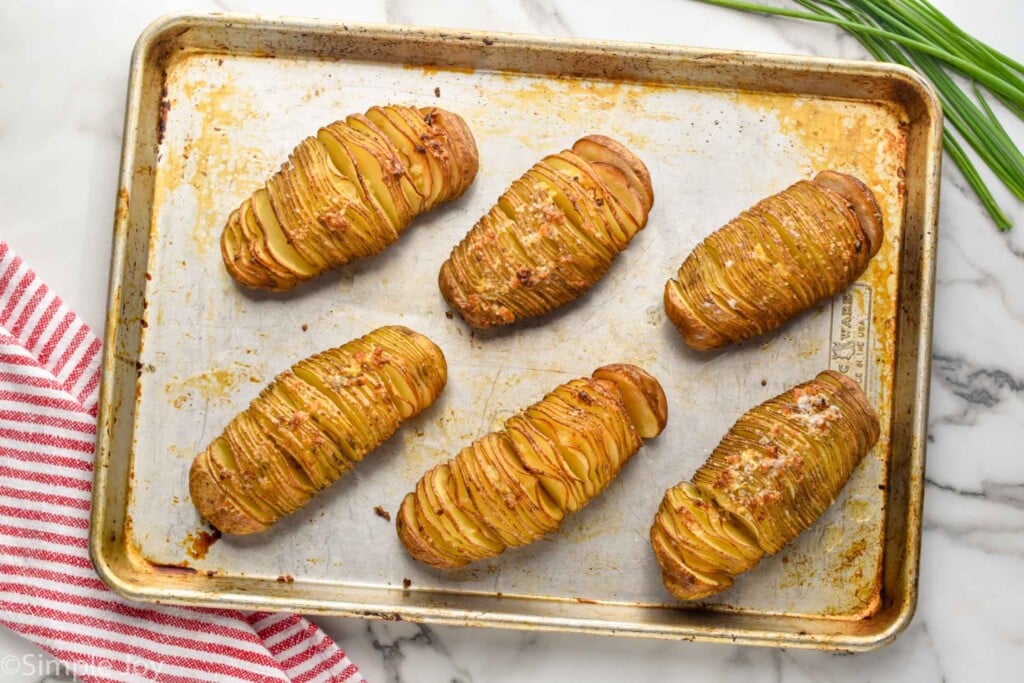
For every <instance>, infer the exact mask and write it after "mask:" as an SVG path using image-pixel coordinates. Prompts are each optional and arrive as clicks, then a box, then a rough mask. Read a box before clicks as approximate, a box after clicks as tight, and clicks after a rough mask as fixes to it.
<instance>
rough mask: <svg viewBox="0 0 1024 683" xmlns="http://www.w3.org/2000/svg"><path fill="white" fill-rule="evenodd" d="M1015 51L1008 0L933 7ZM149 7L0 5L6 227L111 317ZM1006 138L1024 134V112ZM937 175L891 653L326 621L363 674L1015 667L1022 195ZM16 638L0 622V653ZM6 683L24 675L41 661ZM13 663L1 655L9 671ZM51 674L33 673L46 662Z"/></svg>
mask: <svg viewBox="0 0 1024 683" xmlns="http://www.w3.org/2000/svg"><path fill="white" fill-rule="evenodd" d="M934 2H935V4H937V5H938V6H940V7H941V8H942V9H943V10H945V11H947V12H948V13H949V14H950V15H951V16H952V17H953V18H954V19H956V20H957V21H958V22H960V23H961V25H963V26H965V27H966V28H968V30H970V31H972V32H974V33H975V34H976V35H978V36H981V37H982V38H984V39H985V40H987V41H988V42H990V43H991V44H993V45H995V46H997V47H999V48H1000V49H1003V50H1005V51H1007V52H1008V53H1009V54H1010V55H1011V56H1013V57H1015V58H1017V59H1018V60H1021V59H1024V52H1022V49H1024V48H1022V47H1021V43H1020V35H1021V32H1022V30H1024V2H1021V1H1020V0H975V1H974V2H970V3H966V2H958V1H956V0H934ZM180 9H182V6H181V5H179V4H177V3H175V2H171V1H170V0H162V1H160V2H129V1H128V0H121V1H116V0H94V1H93V2H90V3H73V2H52V3H44V2H28V1H21V2H19V1H17V0H14V1H12V0H3V2H2V3H0V160H2V163H0V237H2V238H3V239H5V240H7V241H9V242H10V243H11V244H12V245H13V246H14V248H15V249H16V250H18V251H19V252H20V253H21V254H22V255H23V256H24V257H25V258H26V259H27V260H28V261H29V263H31V264H32V265H33V266H34V267H35V268H36V269H37V270H38V271H39V272H40V274H41V275H42V277H43V278H44V279H45V281H47V282H49V283H50V284H51V285H52V286H53V287H54V288H55V289H56V290H57V291H58V292H59V293H61V294H62V295H63V296H64V297H65V299H66V300H67V301H68V303H69V304H70V305H71V306H72V307H73V308H74V309H76V310H77V311H78V312H80V313H81V314H82V315H83V316H84V317H85V319H86V321H87V322H89V323H90V324H91V325H92V326H93V327H94V328H96V329H97V330H98V329H101V328H102V326H103V321H104V317H105V313H104V308H105V297H106V279H107V270H108V265H109V248H110V225H111V217H112V213H113V199H114V192H115V187H116V177H117V167H118V158H119V154H120V138H121V125H122V114H123V103H124V94H125V85H126V78H127V67H128V58H129V54H130V52H131V48H132V45H133V43H134V41H135V38H136V37H137V36H138V34H139V33H140V31H141V30H142V29H143V28H144V27H145V26H146V25H147V24H148V23H149V22H150V21H151V20H152V19H153V18H155V17H157V16H159V15H161V14H164V13H167V12H170V11H177V10H180ZM190 9H197V10H209V11H238V12H262V13H268V14H283V13H288V14H294V15H304V16H319V17H324V18H333V19H341V20H346V21H353V22H378V23H379V22H395V23H405V24H420V25H433V26H451V27H462V28H478V29H490V30H505V31H518V32H527V33H535V34H549V35H572V36H582V37H588V38H611V39H623V40H636V41H647V42H662V43H680V44H691V45H701V46H711V47H723V48H741V49H752V50H765V51H773V52H788V53H803V54H816V55H827V56H842V57H862V56H864V53H863V52H862V51H861V49H860V47H859V46H858V45H857V44H856V43H855V42H854V41H853V40H851V39H849V38H848V37H846V36H844V35H843V34H842V33H841V32H840V31H838V30H836V29H832V28H829V27H819V26H810V25H802V24H796V23H792V22H781V21H778V20H767V19H762V18H758V17H753V16H749V15H742V14H738V13H734V12H729V11H726V10H720V9H717V8H712V7H707V6H704V5H700V4H698V3H695V2H691V1H690V0H652V1H650V2H641V1H639V0H637V1H634V2H629V3H623V2H621V1H619V2H614V1H612V0H596V1H592V2H583V1H580V2H570V1H569V0H484V1H479V2H478V1H475V0H449V1H448V2H422V1H418V0H361V1H360V2H344V1H339V0H333V1H329V0H322V1H317V2H314V1H312V0H302V1H295V2H290V3H274V2H269V1H257V0H193V2H192V3H191V7H190ZM1012 124H1013V125H1011V126H1010V130H1011V134H1012V135H1013V136H1014V138H1015V139H1016V140H1017V141H1018V142H1020V143H1024V126H1021V125H1020V124H1019V123H1018V122H1016V121H1014V122H1012ZM964 188H965V184H964V181H963V179H962V177H961V176H960V175H959V173H958V172H957V171H956V170H955V168H954V167H953V166H952V164H947V168H946V170H945V172H944V183H943V196H942V209H941V210H942V217H941V238H940V248H939V257H938V259H939V265H938V286H937V289H936V306H937V308H936V315H935V336H934V346H935V356H934V365H933V368H934V369H933V385H932V386H933V388H932V396H931V420H930V429H929V432H930V433H929V453H928V486H927V496H926V501H925V514H924V523H925V531H924V542H923V553H922V566H921V582H920V602H919V605H918V609H917V615H916V617H915V619H914V621H913V623H912V624H911V626H910V627H909V628H908V629H907V631H906V632H905V633H904V634H903V635H902V636H900V638H899V639H898V640H897V641H896V642H895V643H894V644H893V645H891V646H889V647H887V648H885V649H883V650H881V651H878V652H874V653H869V654H864V655H855V656H842V655H834V654H824V653H817V652H803V651H792V650H789V651H783V650H773V649H754V648H741V647H727V646H720V645H700V644H679V643H665V642H642V641H633V640H618V639H609V638H594V637H582V636H575V635H556V634H531V633H518V632H503V631H491V630H477V629H467V628H455V627H423V626H416V625H411V624H401V623H397V624H395V623H381V622H372V623H371V622H364V621H360V620H354V619H321V620H320V623H321V624H322V625H323V626H324V627H325V628H326V629H327V630H328V631H329V632H331V633H332V634H333V635H334V636H335V637H336V638H337V639H338V641H339V642H340V644H341V645H342V646H343V647H344V648H345V649H346V650H347V651H348V652H349V654H350V656H351V657H352V659H353V661H355V662H356V663H357V664H358V665H359V666H360V667H361V668H362V669H363V671H364V673H365V674H366V676H367V678H368V679H369V680H371V681H381V682H383V681H394V682H397V681H410V682H417V683H418V682H421V681H423V682H433V681H438V682H442V681H443V682H445V683H447V682H452V683H454V682H456V681H458V682H459V683H469V682H470V681H474V682H478V683H479V682H483V681H493V682H499V681H500V682H504V681H520V680H534V681H562V680H573V679H582V680H609V679H611V678H612V677H614V678H615V680H622V681H664V680H699V681H734V680H735V681H787V682H790V681H792V682H793V683H797V682H799V681H819V680H821V681H868V680H870V681H889V680H892V681H904V680H905V681H915V682H916V681H940V680H942V681H950V682H960V681H963V682H967V681H982V680H984V681H996V680H1020V677H1021V670H1022V669H1024V617H1022V615H1024V585H1022V583H1021V581H1020V579H1021V577H1024V352H1022V350H1021V347H1022V341H1024V296H1022V293H1024V207H1022V205H1021V204H1020V203H1017V202H1016V201H1014V200H1012V199H1011V198H1009V197H1008V195H1007V194H1006V193H1005V192H1002V191H999V192H997V195H998V197H999V198H1000V199H1001V200H1002V201H1003V202H1004V204H1005V205H1006V206H1007V207H1008V208H1009V209H1010V211H1011V214H1012V215H1013V216H1014V217H1015V219H1016V221H1017V222H1018V223H1019V224H1020V225H1019V226H1018V227H1017V228H1016V229H1015V230H1014V231H1013V232H1011V233H1009V234H999V233H997V232H996V231H995V230H994V228H993V227H992V226H991V224H990V223H989V221H988V219H987V217H986V216H985V214H984V213H983V211H982V210H981V208H980V206H979V205H978V203H977V202H976V201H975V200H974V199H973V198H972V197H970V196H969V195H968V193H967V192H966V191H965V189H964ZM35 652H36V650H35V649H34V646H32V645H31V644H29V643H27V642H25V641H23V640H21V639H20V638H17V637H16V636H13V635H11V634H9V633H2V634H0V659H2V658H3V657H4V656H8V655H14V656H20V655H22V654H26V655H29V657H30V658H31V657H32V656H34V655H33V653H35ZM36 669H37V672H36V673H34V674H30V673H28V672H25V675H23V676H21V677H20V678H19V677H16V676H14V677H11V676H8V675H7V674H6V673H5V674H4V675H3V679H4V680H26V681H28V680H39V679H40V677H41V674H42V673H44V671H43V669H42V666H41V665H40V666H37V667H36ZM6 670H7V669H5V671H6ZM53 671H54V669H52V668H50V669H47V670H46V672H48V673H52V672H53Z"/></svg>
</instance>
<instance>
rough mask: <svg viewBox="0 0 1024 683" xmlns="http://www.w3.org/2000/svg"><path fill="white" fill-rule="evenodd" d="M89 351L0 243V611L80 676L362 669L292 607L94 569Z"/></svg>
mask: <svg viewBox="0 0 1024 683" xmlns="http://www.w3.org/2000/svg"><path fill="white" fill-rule="evenodd" d="M99 359H100V340H99V339H97V338H96V337H95V336H94V335H93V334H92V332H91V331H90V330H89V328H88V326H86V325H85V323H83V322H82V321H81V320H79V319H78V317H77V316H76V315H75V314H74V313H72V312H71V311H69V310H68V309H67V308H66V307H65V306H64V304H63V303H62V302H61V300H60V299H59V298H58V297H57V296H55V295H54V294H53V293H51V292H50V291H49V289H48V288H47V287H46V285H44V284H43V283H41V282H40V281H39V278H37V277H36V275H35V273H33V272H32V270H30V269H29V268H28V267H27V266H25V264H24V263H23V262H22V260H21V258H20V257H18V256H17V255H15V254H14V253H13V252H12V251H11V250H10V248H9V247H8V246H7V244H5V243H3V242H0V624H2V625H3V626H6V627H7V628H9V629H11V630H13V631H16V632H18V633H20V634H22V635H23V636H25V637H26V638H28V639H30V640H33V641H35V642H36V643H38V644H39V645H40V646H42V647H43V649H45V650H47V651H48V652H50V653H51V654H53V655H54V656H55V657H57V658H58V659H60V660H61V661H62V662H64V664H65V666H66V667H67V668H68V669H69V670H70V671H72V672H73V673H75V674H76V675H77V677H78V678H79V679H80V680H82V681H88V682H92V681H138V680H147V679H148V680H158V681H168V682H179V681H180V682H181V683H185V682H186V681H188V682H194V683H208V682H210V681H225V682H232V683H233V682H235V681H259V682H263V681H293V682H295V683H303V682H306V681H314V682H319V681H352V682H353V683H354V682H357V681H362V680H363V678H362V676H361V675H360V674H359V672H358V670H357V669H356V667H355V666H354V665H353V664H352V662H350V661H349V659H348V657H346V656H345V653H344V652H342V651H341V650H340V649H338V647H337V646H336V645H335V644H334V641H333V640H331V638H330V637H329V636H328V635H327V634H325V633H324V632H323V631H321V630H320V629H319V628H317V627H316V626H315V625H314V624H311V623H310V622H308V621H306V620H305V619H304V618H302V617H300V616H296V615H293V614H264V613H243V612H239V611H236V610H212V609H199V608H186V607H170V606H151V605H141V604H133V603H131V602H128V601H126V600H123V599H121V598H120V597H118V596H117V595H114V594H113V593H111V592H110V591H109V590H108V589H107V588H106V586H105V585H104V584H103V583H102V582H101V581H100V580H99V579H98V578H97V577H96V574H95V572H94V571H93V569H92V564H91V562H90V561H89V552H88V533H89V505H90V501H89V495H90V491H91V489H92V467H93V446H94V439H95V435H96V404H97V394H98V387H99V378H100V368H99V362H100V361H99ZM9 668H10V667H9V666H8V665H7V663H6V662H5V665H4V673H16V672H15V671H13V670H11V671H8V669H9Z"/></svg>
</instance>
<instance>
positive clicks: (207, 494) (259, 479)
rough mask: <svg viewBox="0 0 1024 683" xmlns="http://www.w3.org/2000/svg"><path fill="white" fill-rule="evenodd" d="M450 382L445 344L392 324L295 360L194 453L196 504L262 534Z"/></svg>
mask: <svg viewBox="0 0 1024 683" xmlns="http://www.w3.org/2000/svg"><path fill="white" fill-rule="evenodd" d="M382 359H383V360H382ZM378 361H379V362H378ZM426 365H434V366H438V365H439V366H441V367H432V368H427V367H425V366H426ZM384 368H389V369H388V370H385V369H384ZM390 372H394V373H396V375H397V376H398V377H400V378H401V385H399V384H398V383H397V382H396V380H395V376H392V375H391V374H388V373H390ZM446 381H447V370H446V368H445V366H444V355H443V354H442V353H441V350H440V349H439V348H437V346H436V345H434V343H433V342H431V341H430V340H429V339H427V338H426V337H423V336H422V335H419V334H418V333H416V332H413V331H412V330H410V329H408V328H404V327H397V326H390V327H382V328H378V329H376V330H374V331H372V332H370V333H369V334H367V335H366V336H365V337H361V338H360V339H355V340H352V341H350V342H348V343H347V344H344V345H343V346H340V347H338V348H335V349H328V350H327V351H324V352H322V353H320V354H317V355H315V356H311V357H310V358H307V359H305V360H303V361H300V362H299V363H296V364H295V366H294V368H293V369H292V370H286V371H284V372H283V373H281V374H280V375H278V376H277V377H276V378H275V379H274V381H272V382H271V383H270V384H269V385H268V386H267V387H266V388H264V390H263V391H262V392H260V395H259V396H258V397H257V398H255V399H254V400H253V401H252V402H251V403H250V404H249V407H248V408H247V409H246V410H244V411H242V412H241V413H239V414H238V415H237V416H235V418H234V419H232V420H231V422H230V423H229V424H228V425H227V427H226V428H225V430H224V433H223V435H221V436H219V437H217V438H216V439H214V440H213V441H212V442H211V444H210V445H209V446H208V447H207V448H206V449H205V450H204V451H203V452H202V453H200V454H199V455H198V456H196V459H195V460H194V461H193V463H192V468H191V471H190V474H189V489H190V492H191V495H192V502H193V503H194V504H195V506H196V509H197V510H198V511H199V514H201V515H202V516H203V517H205V518H206V519H207V520H208V521H209V522H210V523H211V524H212V525H213V526H215V527H216V528H218V529H220V530H221V531H223V532H225V533H231V534H248V533H254V532H257V531H262V530H263V529H266V528H268V527H269V526H270V525H271V524H273V523H274V522H275V521H277V520H278V519H279V518H281V517H283V516H285V515H287V514H290V513H291V512H294V511H295V510H297V509H299V508H300V507H302V506H303V505H305V504H306V503H308V502H309V501H310V500H311V499H312V498H313V496H314V495H316V493H317V492H319V491H320V490H322V489H323V488H325V487H327V486H329V485H330V484H332V483H333V482H334V481H335V480H336V479H338V478H339V477H340V476H341V475H343V474H344V473H345V472H346V471H348V470H349V469H350V468H351V466H352V464H353V463H356V462H358V461H360V460H362V458H363V457H365V456H366V454H367V453H369V452H370V451H371V450H373V449H374V448H376V447H377V446H379V445H380V444H381V443H383V442H384V440H385V439H387V438H388V437H390V436H391V435H392V434H393V433H394V432H395V431H396V430H397V429H398V427H399V426H400V425H401V422H402V420H403V416H412V415H415V414H417V413H419V412H420V411H422V410H423V409H425V408H426V407H427V406H429V405H430V404H431V403H433V402H434V400H435V399H436V398H437V396H438V395H439V394H440V393H441V390H442V389H443V388H444V385H445V382H446ZM399 406H402V408H401V409H400V408H399ZM460 528H461V527H460Z"/></svg>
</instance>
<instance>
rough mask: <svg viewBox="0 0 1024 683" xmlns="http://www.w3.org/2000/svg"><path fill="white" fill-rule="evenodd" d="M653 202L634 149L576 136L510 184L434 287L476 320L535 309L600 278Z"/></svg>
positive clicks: (515, 316) (482, 322) (492, 321)
mask: <svg viewBox="0 0 1024 683" xmlns="http://www.w3.org/2000/svg"><path fill="white" fill-rule="evenodd" d="M653 203H654V192H653V189H652V187H651V178H650V174H649V173H648V172H647V167H646V166H644V163H643V162H642V161H641V160H640V159H639V158H637V157H636V155H634V154H633V153H632V152H630V151H629V150H628V149H626V147H624V146H623V145H621V144H619V143H618V142H616V141H614V140H612V139H610V138H607V137H605V136H603V135H590V136H587V137H584V138H581V139H580V140H578V141H577V142H576V144H574V145H573V146H572V149H571V150H565V151H563V152H560V153H558V154H553V155H551V156H547V157H545V158H544V159H542V160H541V161H540V162H538V163H537V164H535V165H534V166H533V168H531V169H530V170H528V171H527V172H526V173H524V174H523V176H522V177H521V178H519V179H518V180H516V181H515V182H513V183H512V186H511V187H509V189H508V190H506V191H505V193H504V194H503V195H502V196H501V197H500V198H499V199H498V202H497V204H495V205H494V206H493V207H492V208H491V210H490V211H489V212H488V213H487V215H485V216H484V217H483V218H481V219H480V220H479V222H477V224H476V225H475V226H474V227H473V229H472V230H470V231H469V234H467V235H466V237H465V238H464V239H463V240H462V241H461V242H460V243H459V244H458V245H457V246H456V247H455V248H454V249H453V250H452V253H451V256H449V257H448V260H447V261H445V262H444V264H443V265H442V266H441V272H440V274H439V276H438V284H439V286H440V288H441V293H442V294H443V295H444V298H445V299H446V300H447V301H448V303H449V304H451V305H452V306H453V307H454V308H455V309H457V310H458V311H459V312H460V313H461V314H462V317H463V318H464V319H465V320H466V322H468V323H469V324H470V325H472V326H474V327H478V328H488V327H494V326H497V325H509V324H511V323H514V322H515V321H516V320H520V319H522V318H532V317H536V316H541V315H544V314H545V313H548V312H549V311H552V310H554V309H556V308H558V307H560V306H563V305H565V304H567V303H569V302H570V301H573V300H574V299H576V298H577V297H578V296H580V295H581V294H582V293H583V292H585V291H587V290H588V289H590V288H591V287H593V286H594V284H595V283H597V281H598V280H600V279H601V277H602V276H603V275H604V273H605V271H607V270H608V268H609V266H611V263H612V259H613V258H614V257H615V256H616V255H617V254H618V253H619V252H621V251H622V250H624V249H625V248H626V246H627V245H629V242H630V240H631V239H633V236H634V235H636V233H637V232H638V231H639V230H641V229H642V228H643V227H644V225H646V223H647V215H648V213H649V212H650V210H651V206H652V205H653Z"/></svg>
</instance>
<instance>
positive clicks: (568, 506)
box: [396, 366, 664, 568]
mask: <svg viewBox="0 0 1024 683" xmlns="http://www.w3.org/2000/svg"><path fill="white" fill-rule="evenodd" d="M609 367H611V368H612V370H608V371H607V373H610V374H612V375H614V376H616V377H619V378H622V377H625V378H626V379H620V381H622V382H624V383H625V385H626V386H628V387H630V391H634V390H635V391H649V392H652V393H655V394H657V393H658V392H661V387H660V386H658V385H657V381H656V380H654V378H653V377H650V375H647V373H645V372H643V371H642V370H640V369H639V368H634V369H633V370H630V371H628V372H627V371H626V370H622V369H619V370H615V368H622V367H626V366H609ZM628 367H632V366H628ZM648 380H649V381H648ZM651 382H653V385H652V384H650V383H651ZM634 386H637V387H639V388H638V389H634V388H633V387H634ZM652 404H653V405H657V401H656V400H653V401H652ZM663 424H664V423H663V422H662V426H663ZM659 431H660V430H659ZM637 434H638V429H637V426H636V425H635V424H634V423H633V422H632V416H631V414H630V412H629V411H628V410H627V409H626V407H625V403H624V401H623V399H622V396H621V391H620V389H619V388H618V384H616V383H615V382H613V381H610V380H607V379H595V378H589V377H587V378H581V379H576V380H572V381H571V382H567V383H566V384H563V385H561V386H559V387H557V388H555V389H554V390H553V391H552V392H550V393H549V394H548V395H546V396H545V397H544V398H543V399H542V400H541V401H539V402H537V403H535V404H533V405H532V406H530V407H529V408H527V409H526V410H524V411H523V412H522V413H520V414H518V415H515V416H513V417H511V418H509V419H508V420H506V421H505V429H503V430H501V431H497V432H492V433H490V434H487V435H485V436H483V437H481V438H479V439H477V440H476V441H474V442H473V443H472V444H470V445H469V446H467V447H466V448H463V449H462V450H461V451H460V452H459V453H458V454H457V455H456V456H455V457H454V458H452V459H451V460H449V461H448V462H446V463H442V464H439V465H437V466H435V467H434V468H432V469H431V470H428V471H427V472H426V473H425V474H424V475H423V477H421V478H420V481H419V483H417V485H416V488H415V490H414V491H413V492H412V493H410V494H408V495H407V496H406V497H405V498H404V499H403V500H402V507H401V510H400V511H399V514H398V517H397V524H396V527H397V532H398V537H399V539H400V540H401V541H402V544H403V545H404V546H405V548H406V550H408V551H409V554H410V555H411V556H412V557H413V558H415V559H416V560H418V561H420V562H422V563H424V564H428V565H430V566H432V567H438V568H454V567H460V566H463V565H466V564H468V563H470V562H474V561H477V560H481V559H486V558H489V557H494V556H496V555H499V554H500V553H502V552H503V551H504V550H505V549H506V548H508V547H517V546H521V545H526V544H527V543H532V542H533V541H536V540H537V539H539V538H541V537H542V536H544V535H545V534H548V533H550V532H552V531H554V530H555V529H557V528H558V526H559V525H560V524H561V522H562V520H563V519H564V517H565V516H566V515H568V514H570V513H572V512H575V511H576V510H578V509H579V508H581V507H583V506H584V505H585V504H586V503H587V501H589V500H590V499H591V498H593V497H594V496H596V495H598V494H599V493H600V492H601V491H603V490H604V489H605V488H606V487H607V486H608V485H609V484H610V483H611V481H612V480H613V479H614V478H615V477H616V476H617V475H618V473H619V472H620V471H621V469H622V467H623V466H624V465H625V464H626V462H627V461H628V460H629V458H630V457H632V456H633V454H635V453H636V452H637V451H638V450H639V449H640V446H641V441H640V437H639V436H638V435H637ZM449 473H450V477H449ZM449 485H450V486H451V489H450V491H449V490H448V489H447V488H445V489H444V490H443V491H442V490H441V487H447V486H449ZM442 518H443V519H442Z"/></svg>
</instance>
